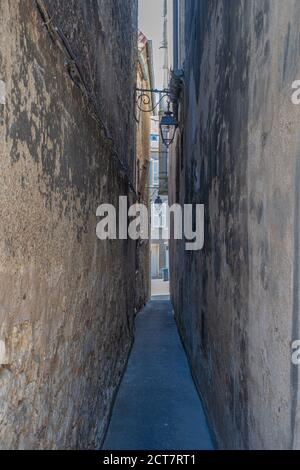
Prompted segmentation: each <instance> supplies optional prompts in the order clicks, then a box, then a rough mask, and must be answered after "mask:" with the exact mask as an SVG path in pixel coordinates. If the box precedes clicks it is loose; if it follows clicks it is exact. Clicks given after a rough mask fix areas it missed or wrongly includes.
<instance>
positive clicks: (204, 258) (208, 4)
mask: <svg viewBox="0 0 300 470" xmlns="http://www.w3.org/2000/svg"><path fill="white" fill-rule="evenodd" d="M185 15H186V17H185V20H186V22H185V27H186V40H185V41H186V51H185V54H186V58H185V87H184V100H183V106H182V109H181V128H180V131H179V132H178V134H177V143H176V145H175V146H174V148H173V150H172V155H171V158H170V161H171V168H170V180H171V189H170V199H171V202H178V201H180V202H181V203H184V202H188V203H204V204H205V214H206V215H205V246H204V249H203V250H202V251H201V252H194V253H192V252H186V251H184V246H183V243H182V242H176V243H175V242H174V241H173V242H172V243H171V256H170V259H171V278H172V284H171V290H172V300H173V303H174V308H175V313H176V318H177V322H178V324H179V327H180V331H181V334H182V337H183V340H184V343H185V345H186V348H187V351H188V354H189V358H190V361H191V364H192V368H193V372H194V375H195V378H196V382H197V384H198V387H199V390H200V392H201V394H202V396H203V399H204V402H205V404H206V409H207V410H208V415H209V419H210V423H211V425H212V428H213V429H214V431H215V434H216V437H217V440H218V443H219V445H220V447H223V448H243V449H244V448H250V449H254V448H256V449H269V448H277V449H290V448H293V447H294V448H300V434H299V405H298V393H299V392H298V391H299V373H298V368H297V366H293V365H292V364H291V342H292V341H293V340H295V339H298V338H299V337H300V332H299V261H300V260H299V236H298V231H299V177H300V174H299V151H300V139H299V125H298V124H299V117H300V114H299V113H300V108H299V107H297V106H295V105H293V104H292V103H291V94H292V89H291V85H292V82H293V81H294V80H296V79H299V78H300V42H299V38H300V2H299V1H297V0H285V1H284V2H282V1H280V0H250V1H249V0H215V1H206V0H200V1H198V2H194V1H193V0H186V2H185ZM176 183H177V185H176Z"/></svg>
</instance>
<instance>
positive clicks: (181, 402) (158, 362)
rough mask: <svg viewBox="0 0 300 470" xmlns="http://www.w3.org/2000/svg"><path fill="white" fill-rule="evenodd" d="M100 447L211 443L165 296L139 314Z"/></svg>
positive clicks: (160, 447)
mask: <svg viewBox="0 0 300 470" xmlns="http://www.w3.org/2000/svg"><path fill="white" fill-rule="evenodd" d="M103 448H104V449H106V450H118V449H119V450H192V449H193V450H198V449H199V450H201V449H212V448H213V446H212V441H211V438H210V435H209V430H208V427H207V423H206V420H205V416H204V413H203V409H202V405H201V402H200V400H199V397H198V394H197V392H196V389H195V385H194V382H193V380H192V377H191V374H190V371H189V367H188V363H187V359H186V356H185V352H184V350H183V347H182V345H181V342H180V338H179V336H178V332H177V328H176V324H175V321H174V318H173V315H172V307H171V303H170V302H169V300H160V299H159V300H152V301H151V302H149V303H148V305H147V306H146V307H145V308H144V310H143V311H142V312H141V313H140V314H139V315H138V316H137V319H136V339H135V343H134V346H133V349H132V352H131V356H130V359H129V363H128V367H127V370H126V372H125V375H124V377H123V380H122V383H121V386H120V389H119V392H118V395H117V399H116V402H115V406H114V410H113V414H112V419H111V422H110V426H109V429H108V433H107V436H106V440H105V443H104V447H103Z"/></svg>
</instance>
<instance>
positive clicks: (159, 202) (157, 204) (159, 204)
mask: <svg viewBox="0 0 300 470" xmlns="http://www.w3.org/2000/svg"><path fill="white" fill-rule="evenodd" d="M162 203H163V202H162V200H161V198H160V196H157V198H156V199H155V201H154V207H155V210H156V213H157V214H160V212H161V207H162Z"/></svg>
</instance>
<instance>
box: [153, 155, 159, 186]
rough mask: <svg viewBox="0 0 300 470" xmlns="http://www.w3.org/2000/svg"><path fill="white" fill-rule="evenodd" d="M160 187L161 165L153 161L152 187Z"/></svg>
mask: <svg viewBox="0 0 300 470" xmlns="http://www.w3.org/2000/svg"><path fill="white" fill-rule="evenodd" d="M158 185H159V164H158V160H152V186H158Z"/></svg>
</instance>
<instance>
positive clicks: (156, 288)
mask: <svg viewBox="0 0 300 470" xmlns="http://www.w3.org/2000/svg"><path fill="white" fill-rule="evenodd" d="M169 292H170V291H169V281H163V280H162V279H152V280H151V294H152V297H154V296H156V295H168V296H169Z"/></svg>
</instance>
